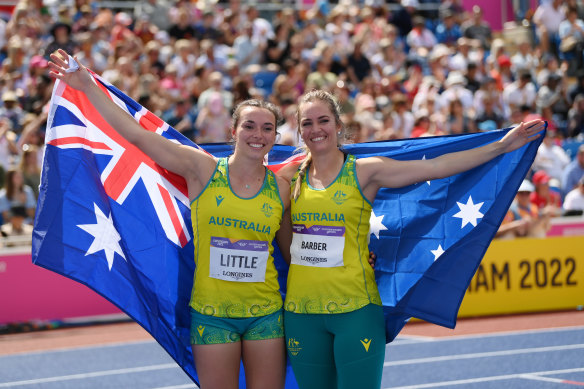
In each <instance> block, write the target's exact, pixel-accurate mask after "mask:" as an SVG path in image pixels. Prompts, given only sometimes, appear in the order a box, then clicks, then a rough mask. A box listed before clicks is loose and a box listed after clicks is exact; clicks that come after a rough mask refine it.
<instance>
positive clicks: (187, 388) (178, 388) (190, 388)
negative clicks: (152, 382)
mask: <svg viewBox="0 0 584 389" xmlns="http://www.w3.org/2000/svg"><path fill="white" fill-rule="evenodd" d="M153 389H200V388H199V387H198V386H197V385H195V384H185V385H174V386H160V387H158V388H153Z"/></svg>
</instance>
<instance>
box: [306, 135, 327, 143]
mask: <svg viewBox="0 0 584 389" xmlns="http://www.w3.org/2000/svg"><path fill="white" fill-rule="evenodd" d="M326 138H327V137H326V136H317V137H316V138H311V139H310V140H311V141H312V142H320V141H321V140H325V139H326Z"/></svg>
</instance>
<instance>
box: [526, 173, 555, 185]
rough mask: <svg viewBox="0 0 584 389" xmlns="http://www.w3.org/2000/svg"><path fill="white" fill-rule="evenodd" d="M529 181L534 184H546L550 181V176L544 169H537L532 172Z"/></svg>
mask: <svg viewBox="0 0 584 389" xmlns="http://www.w3.org/2000/svg"><path fill="white" fill-rule="evenodd" d="M531 181H533V183H534V184H535V185H540V184H547V183H549V182H550V176H549V175H548V174H547V173H546V172H545V171H544V170H539V171H537V172H535V173H534V174H533V177H531Z"/></svg>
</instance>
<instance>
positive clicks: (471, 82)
mask: <svg viewBox="0 0 584 389" xmlns="http://www.w3.org/2000/svg"><path fill="white" fill-rule="evenodd" d="M464 78H465V79H466V89H468V90H469V91H471V93H472V94H473V95H474V94H475V93H476V91H478V90H479V89H480V88H481V82H480V80H479V68H478V66H477V64H476V62H469V63H468V65H467V66H466V72H464Z"/></svg>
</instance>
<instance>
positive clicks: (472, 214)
mask: <svg viewBox="0 0 584 389" xmlns="http://www.w3.org/2000/svg"><path fill="white" fill-rule="evenodd" d="M456 204H458V208H460V211H459V212H458V213H457V214H456V215H453V216H452V217H458V218H461V219H462V226H461V227H460V228H461V229H462V228H464V226H466V225H467V224H468V223H470V224H472V225H473V227H476V226H477V219H479V218H482V217H483V216H484V215H483V214H482V213H480V212H479V209H481V207H482V206H483V204H484V203H478V204H474V203H473V202H472V196H468V201H467V202H466V204H462V203H459V202H458V201H457V202H456Z"/></svg>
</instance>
